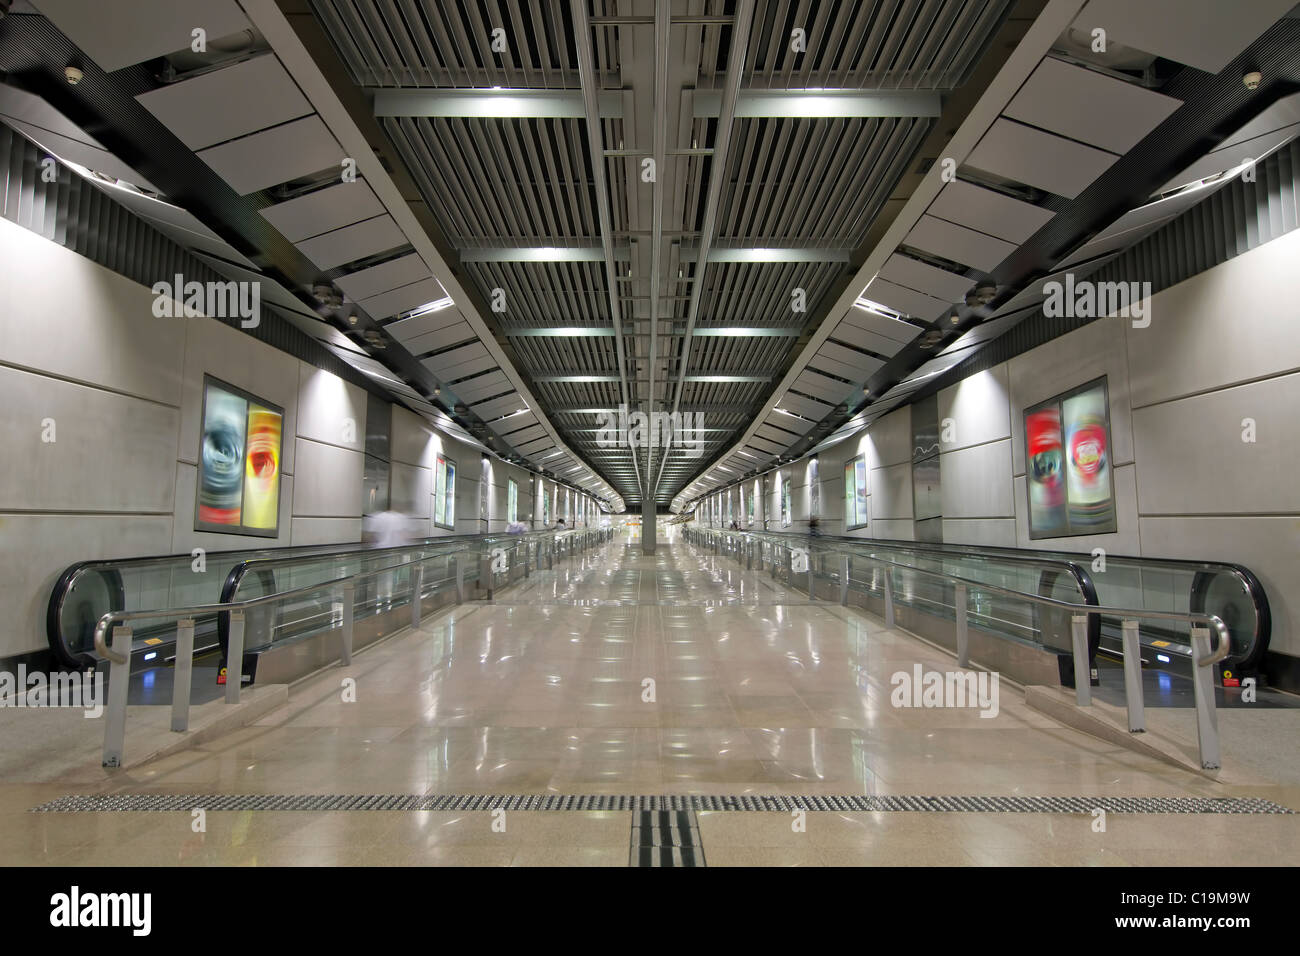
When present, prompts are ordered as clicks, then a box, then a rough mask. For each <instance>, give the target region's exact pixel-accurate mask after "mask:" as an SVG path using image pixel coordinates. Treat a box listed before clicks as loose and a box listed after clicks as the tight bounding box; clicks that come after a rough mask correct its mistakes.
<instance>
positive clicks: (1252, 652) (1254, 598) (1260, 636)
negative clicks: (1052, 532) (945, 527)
mask: <svg viewBox="0 0 1300 956" xmlns="http://www.w3.org/2000/svg"><path fill="white" fill-rule="evenodd" d="M700 530H701V531H716V532H723V531H726V532H727V533H729V534H737V533H739V534H754V535H756V536H758V535H768V536H772V537H799V538H810V539H812V540H821V541H842V542H845V543H846V544H865V543H866V542H872V543H878V544H879V545H880V546H881V547H883V548H895V549H899V550H908V551H915V552H928V553H932V554H959V555H960V554H964V555H969V556H972V557H994V558H998V559H1005V560H1020V559H1023V560H1030V561H1032V560H1035V559H1040V560H1043V561H1047V560H1057V561H1066V562H1068V561H1069V558H1068V555H1069V554H1070V552H1068V551H1041V552H1040V551H1038V550H1036V549H1025V548H1006V547H1001V546H997V545H987V546H981V547H980V548H979V549H978V550H958V548H957V547H954V546H952V545H948V544H944V543H939V542H925V541H903V540H898V539H892V538H855V537H852V536H849V535H815V536H810V535H808V534H806V533H801V532H790V531H768V530H756V529H748V530H745V529H742V530H741V531H740V532H735V531H730V530H729V529H726V528H708V527H701V528H700ZM1040 555H1041V556H1042V557H1041V558H1039V556H1040ZM1058 556H1062V557H1058ZM1106 560H1107V561H1108V562H1109V561H1120V562H1132V563H1134V564H1137V565H1142V566H1149V567H1152V568H1153V570H1160V569H1161V568H1180V569H1184V570H1187V571H1193V572H1201V571H1205V570H1213V571H1217V572H1220V573H1225V574H1230V575H1233V576H1235V577H1236V579H1237V581H1238V582H1239V583H1240V584H1241V587H1242V590H1243V591H1245V593H1246V595H1247V597H1248V598H1249V600H1250V602H1251V604H1252V605H1253V607H1254V610H1255V630H1254V633H1253V634H1252V635H1251V641H1250V646H1249V649H1248V650H1247V651H1246V653H1245V654H1243V655H1241V657H1240V658H1234V663H1235V664H1237V665H1238V666H1239V667H1246V668H1254V667H1257V666H1259V663H1260V660H1261V658H1263V656H1264V654H1265V653H1267V651H1268V645H1269V641H1270V639H1271V637H1272V621H1273V615H1272V609H1271V606H1270V604H1269V600H1268V594H1267V593H1266V592H1265V590H1264V586H1263V584H1262V583H1261V582H1260V580H1259V578H1258V577H1256V575H1255V574H1254V572H1252V571H1251V570H1250V569H1249V568H1247V567H1246V566H1245V565H1241V564H1237V563H1235V562H1231V561H1196V560H1190V559H1187V558H1161V557H1134V556H1132V555H1123V554H1111V553H1110V552H1107V553H1106ZM1080 570H1081V571H1083V568H1082V566H1080ZM1084 574H1085V575H1086V571H1084ZM1093 590H1094V593H1096V592H1095V586H1094V588H1093ZM1199 597H1200V599H1201V600H1202V601H1203V599H1204V595H1203V594H1200V595H1199ZM1190 599H1191V603H1190V604H1189V607H1190V608H1192V609H1196V607H1197V604H1196V602H1197V599H1198V592H1197V584H1196V578H1195V577H1194V578H1193V585H1192V593H1191V595H1190ZM1203 608H1204V605H1203V604H1202V605H1201V609H1202V610H1203ZM1089 627H1090V629H1091V627H1092V625H1091V624H1090V625H1089ZM1095 637H1096V638H1098V639H1099V637H1100V622H1098V625H1097V634H1096V635H1095ZM1089 642H1090V644H1095V640H1094V635H1093V634H1091V633H1090V634H1089Z"/></svg>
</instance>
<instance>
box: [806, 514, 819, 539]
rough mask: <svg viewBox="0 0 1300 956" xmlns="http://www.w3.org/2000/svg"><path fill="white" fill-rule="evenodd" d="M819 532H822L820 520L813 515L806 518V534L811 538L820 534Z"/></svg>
mask: <svg viewBox="0 0 1300 956" xmlns="http://www.w3.org/2000/svg"><path fill="white" fill-rule="evenodd" d="M821 533H822V531H821V522H820V521H818V520H817V517H816V516H815V515H814V516H813V517H811V518H809V519H808V536H809V537H812V538H816V537H818V536H820V535H821Z"/></svg>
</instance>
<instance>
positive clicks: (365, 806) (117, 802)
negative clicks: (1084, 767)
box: [32, 793, 1295, 813]
mask: <svg viewBox="0 0 1300 956" xmlns="http://www.w3.org/2000/svg"><path fill="white" fill-rule="evenodd" d="M195 807H202V808H204V809H205V810H212V811H222V810H280V811H283V810H308V811H336V810H424V811H446V810H453V811H461V810H496V809H498V808H500V809H504V810H588V811H594V810H631V811H633V812H642V811H663V810H687V811H700V810H707V811H717V810H777V811H781V810H783V811H786V812H789V811H791V810H809V811H817V810H831V811H848V812H863V811H878V812H886V813H890V812H921V813H1091V812H1092V811H1093V810H1099V809H1100V810H1105V811H1106V812H1107V813H1294V812H1295V811H1294V810H1289V809H1287V808H1286V807H1283V806H1279V805H1278V804H1276V803H1273V802H1271V801H1269V800H1263V799H1260V798H1258V797H972V796H943V797H927V796H902V795H898V796H696V795H681V796H674V795H651V796H633V795H623V794H584V795H567V796H566V795H559V794H531V795H528V794H445V795H442V796H437V795H418V794H417V795H411V794H392V793H389V794H315V795H312V794H301V795H300V794H231V793H204V794H144V793H142V794H134V793H122V794H72V795H69V796H66V797H59V798H58V799H57V800H51V801H50V802H49V803H43V804H41V805H40V806H38V807H33V808H32V810H33V811H34V812H41V813H85V812H94V811H114V810H116V811H128V812H140V811H189V810H192V809H194V808H195Z"/></svg>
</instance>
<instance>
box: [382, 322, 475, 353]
mask: <svg viewBox="0 0 1300 956" xmlns="http://www.w3.org/2000/svg"><path fill="white" fill-rule="evenodd" d="M455 314H459V313H455ZM410 321H414V320H410ZM394 324H395V325H405V324H406V323H404V322H397V323H394ZM389 328H391V326H390V327H389ZM474 338H476V333H475V332H474V329H473V328H471V327H470V324H469V323H468V322H452V323H451V324H449V325H446V326H444V327H443V328H440V329H432V330H430V331H428V332H424V333H423V334H421V335H414V336H412V337H410V338H407V339H399V341H400V342H401V343H402V344H403V345H405V346H406V350H407V351H408V352H410V353H411V354H412V355H424V354H425V353H426V352H437V351H439V350H441V349H449V348H451V347H452V346H453V345H459V344H460V343H462V342H468V341H470V340H471V339H474Z"/></svg>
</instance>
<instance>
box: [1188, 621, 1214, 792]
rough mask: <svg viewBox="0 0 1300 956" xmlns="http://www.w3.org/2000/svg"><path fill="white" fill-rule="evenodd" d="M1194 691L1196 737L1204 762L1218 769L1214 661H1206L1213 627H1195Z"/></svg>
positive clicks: (1208, 767)
mask: <svg viewBox="0 0 1300 956" xmlns="http://www.w3.org/2000/svg"><path fill="white" fill-rule="evenodd" d="M1191 630H1192V694H1193V697H1194V698H1195V700H1196V739H1197V741H1198V743H1199V744H1200V750H1201V766H1202V767H1204V768H1205V769H1206V770H1218V769H1219V766H1220V763H1221V761H1220V758H1219V715H1218V712H1217V711H1216V710H1215V709H1214V665H1212V664H1210V665H1206V664H1202V663H1201V661H1203V660H1205V659H1206V658H1208V657H1209V656H1210V629H1209V628H1208V627H1195V626H1194V627H1193V628H1192V629H1191Z"/></svg>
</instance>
